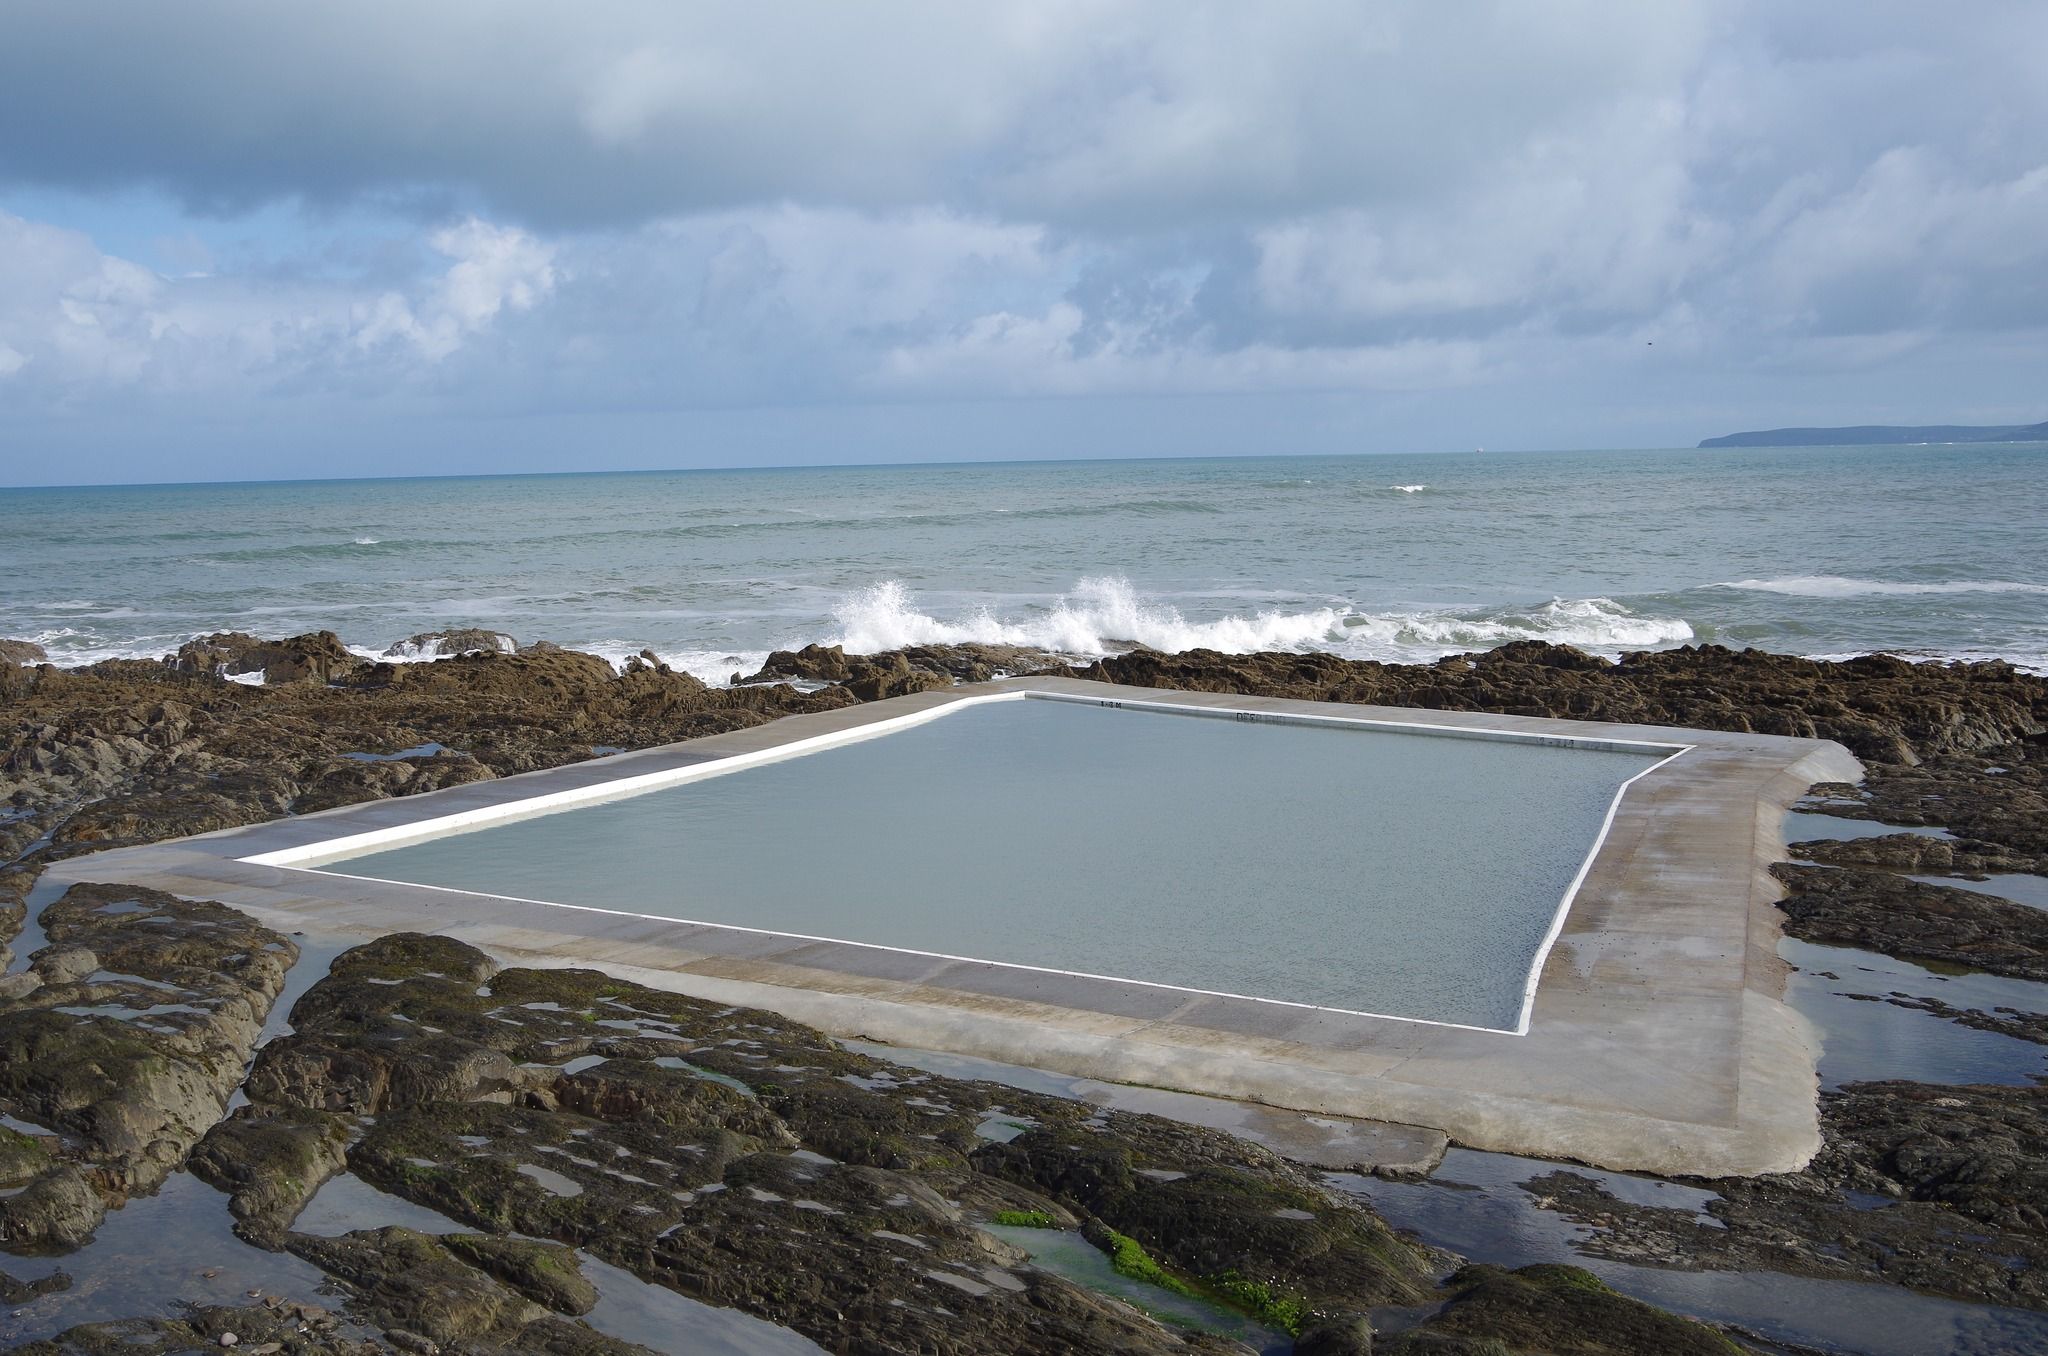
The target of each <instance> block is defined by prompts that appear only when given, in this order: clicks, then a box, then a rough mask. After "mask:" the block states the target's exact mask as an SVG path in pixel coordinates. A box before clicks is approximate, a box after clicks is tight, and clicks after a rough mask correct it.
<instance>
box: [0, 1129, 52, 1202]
mask: <svg viewBox="0 0 2048 1356" xmlns="http://www.w3.org/2000/svg"><path fill="white" fill-rule="evenodd" d="M49 1166H50V1151H49V1150H48V1149H46V1148H44V1147H43V1142H42V1140H41V1139H39V1138H37V1137H35V1136H33V1135H24V1134H22V1133H21V1132H20V1131H19V1130H10V1129H8V1128H7V1127H6V1126H0V1187H10V1186H15V1185H17V1184H19V1183H21V1182H24V1181H26V1180H27V1179H29V1178H31V1177H34V1176H35V1175H36V1174H37V1173H40V1172H41V1171H43V1169H45V1168H47V1167H49Z"/></svg>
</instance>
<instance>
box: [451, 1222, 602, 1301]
mask: <svg viewBox="0 0 2048 1356" xmlns="http://www.w3.org/2000/svg"><path fill="white" fill-rule="evenodd" d="M441 1243H442V1246H444V1247H446V1248H447V1249H448V1250H449V1251H450V1252H452V1253H454V1254H455V1255H456V1256H457V1257H459V1258H461V1259H462V1260H463V1261H465V1262H467V1263H469V1264H470V1265H471V1266H473V1267H476V1268H477V1269H479V1270H481V1271H483V1272H485V1273H487V1274H489V1275H490V1276H492V1277H495V1278H496V1279H497V1280H499V1281H501V1282H503V1283H504V1284H506V1285H508V1286H510V1287H512V1289H514V1290H516V1291H518V1292H519V1293H520V1294H522V1295H524V1296H526V1298H528V1299H530V1300H532V1301H533V1302H534V1303H536V1304H544V1305H546V1306H547V1307H548V1308H550V1309H552V1310H554V1311H555V1312H556V1313H558V1314H568V1315H569V1316H571V1317H572V1318H573V1317H576V1316H579V1315H582V1314H587V1313H589V1312H590V1311H591V1310H592V1309H594V1308H596V1307H597V1287H596V1286H594V1285H592V1284H591V1283H590V1282H589V1281H588V1280H586V1279H584V1276H583V1271H582V1269H581V1268H580V1267H579V1266H578V1265H577V1262H576V1253H575V1252H574V1250H572V1249H570V1248H565V1247H562V1246H560V1245H559V1244H553V1243H534V1242H530V1241H528V1240H526V1239H518V1238H494V1237H492V1236H490V1235H488V1234H446V1235H443V1236H442V1238H441Z"/></svg>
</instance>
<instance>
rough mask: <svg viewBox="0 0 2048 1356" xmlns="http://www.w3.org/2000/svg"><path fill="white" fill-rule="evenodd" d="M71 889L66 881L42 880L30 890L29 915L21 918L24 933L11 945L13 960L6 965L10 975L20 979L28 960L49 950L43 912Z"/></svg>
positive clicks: (44, 877) (26, 914)
mask: <svg viewBox="0 0 2048 1356" xmlns="http://www.w3.org/2000/svg"><path fill="white" fill-rule="evenodd" d="M70 888H71V887H70V886H69V885H68V884H66V883H65V882H63V881H60V880H52V879H51V878H50V877H49V876H47V875H46V876H43V877H41V878H40V879H38V880H37V881H36V883H35V884H34V885H31V886H29V887H28V899H27V900H26V901H25V904H26V908H27V912H26V913H24V914H23V915H22V919H21V931H19V932H17V933H15V934H14V940H13V941H11V942H9V943H8V945H9V946H12V947H13V948H14V959H13V960H11V961H9V962H8V963H7V973H8V974H10V975H18V974H20V973H21V972H22V971H24V970H26V969H28V962H29V957H31V956H33V955H35V953H36V952H38V951H40V950H42V949H43V948H44V947H45V946H48V945H49V943H50V939H49V936H48V934H46V933H45V932H44V931H43V910H44V909H47V908H49V907H50V906H51V905H52V904H55V903H56V902H57V901H58V900H59V899H61V898H63V897H64V892H65V891H66V890H68V889H70Z"/></svg>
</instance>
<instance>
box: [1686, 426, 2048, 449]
mask: <svg viewBox="0 0 2048 1356" xmlns="http://www.w3.org/2000/svg"><path fill="white" fill-rule="evenodd" d="M1879 443H2048V422H2043V423H2039V424H2010V425H2004V426H1997V427H1985V426H1981V425H1979V426H1973V425H1968V424H1928V425H1925V426H1923V427H1918V428H1915V427H1911V426H1908V425H1903V424H1860V425H1857V426H1856V427H1854V428H1767V429H1763V430H1761V431H1760V432H1756V433H1730V434H1728V435H1726V436H1725V437H1720V438H1708V439H1706V440H1705V441H1703V442H1701V443H1700V446H1701V447H1869V446H1871V445H1873V444H1879Z"/></svg>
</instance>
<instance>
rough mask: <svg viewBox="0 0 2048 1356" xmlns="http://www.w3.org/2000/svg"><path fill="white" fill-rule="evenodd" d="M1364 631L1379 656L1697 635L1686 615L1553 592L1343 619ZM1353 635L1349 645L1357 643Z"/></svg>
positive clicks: (1613, 648)
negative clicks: (1517, 604) (1651, 613)
mask: <svg viewBox="0 0 2048 1356" xmlns="http://www.w3.org/2000/svg"><path fill="white" fill-rule="evenodd" d="M1345 625H1346V626H1347V627H1348V628H1350V629H1351V630H1353V631H1354V632H1358V633H1362V636H1361V637H1360V640H1363V641H1364V642H1365V643H1366V644H1367V645H1368V646H1369V647H1370V648H1373V649H1376V650H1383V651H1386V653H1376V654H1372V655H1370V656H1362V657H1370V658H1376V659H1384V658H1398V659H1411V658H1414V657H1416V656H1417V653H1418V652H1425V653H1426V652H1434V654H1435V655H1443V654H1453V653H1457V652H1459V651H1462V650H1479V649H1487V648H1490V647H1492V646H1495V645H1504V644H1507V643H1508V642H1509V641H1516V640H1540V641H1548V642H1549V643H1551V644H1553V645H1575V646H1577V647H1578V648H1580V649H1582V650H1592V651H1595V652H1598V653H1605V654H1614V653H1617V652H1619V651H1622V650H1637V649H1648V648H1654V647H1656V646H1659V645H1679V644H1683V643H1684V642H1686V641H1688V640H1691V639H1692V638H1693V629H1692V626H1691V625H1690V624H1689V623H1688V622H1686V621H1685V619H1684V618H1682V617H1646V616H1640V615H1638V614H1636V613H1634V612H1631V611H1629V610H1628V609H1627V608H1626V607H1623V606H1622V605H1621V604H1620V603H1617V602H1615V601H1614V600H1613V599H1611V598H1553V599H1551V600H1550V601H1549V602H1547V603H1545V604H1543V605H1542V606H1541V607H1536V608H1530V609H1528V610H1526V611H1520V612H1516V611H1498V612H1491V613H1476V614H1475V613H1451V612H1422V613H1398V612H1396V613H1377V614H1370V613H1368V614H1361V615H1358V616H1355V617H1350V618H1347V619H1346V620H1345ZM1360 640H1354V641H1353V642H1352V645H1351V646H1349V647H1346V648H1354V647H1356V646H1357V645H1358V644H1359V643H1360Z"/></svg>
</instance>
